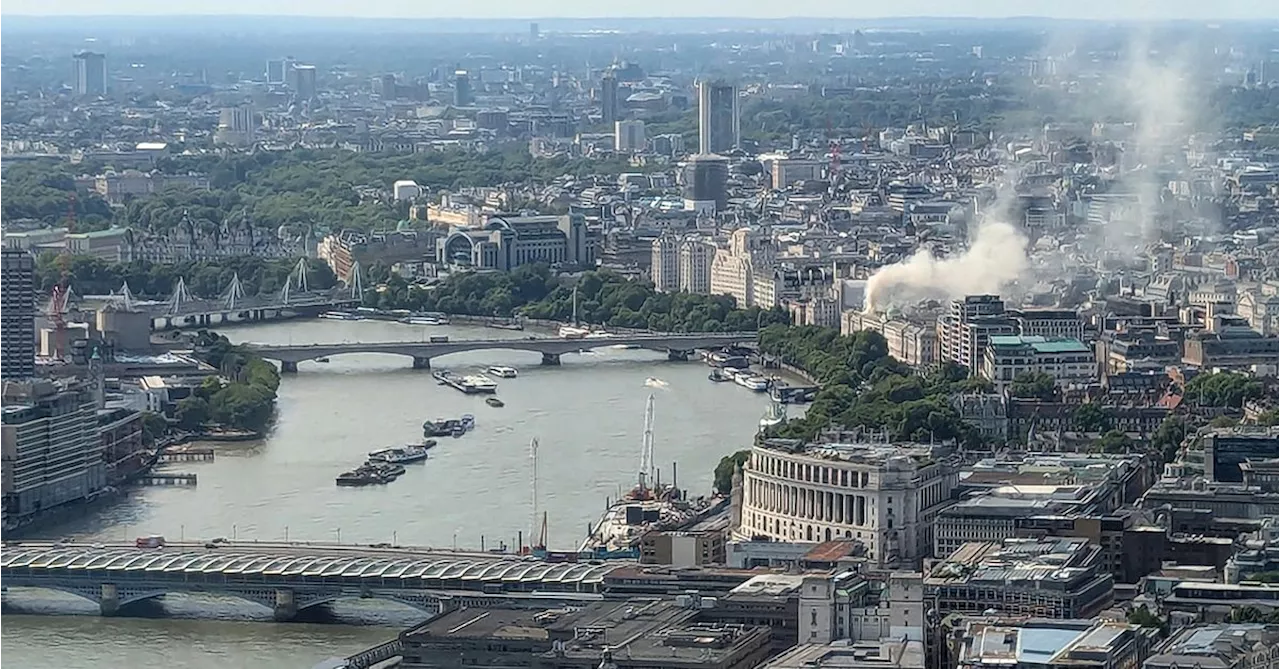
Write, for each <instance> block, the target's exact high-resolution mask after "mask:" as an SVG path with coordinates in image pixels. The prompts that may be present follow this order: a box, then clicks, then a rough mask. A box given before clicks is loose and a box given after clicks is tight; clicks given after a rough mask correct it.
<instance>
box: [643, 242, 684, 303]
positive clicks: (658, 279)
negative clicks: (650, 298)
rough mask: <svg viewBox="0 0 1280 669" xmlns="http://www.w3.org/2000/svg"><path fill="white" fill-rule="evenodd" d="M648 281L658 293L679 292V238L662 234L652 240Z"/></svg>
mask: <svg viewBox="0 0 1280 669" xmlns="http://www.w3.org/2000/svg"><path fill="white" fill-rule="evenodd" d="M649 280H650V281H653V289H654V290H656V291H658V292H660V293H671V292H675V291H677V290H680V237H679V236H677V235H675V234H672V233H663V234H662V235H660V236H659V237H658V238H657V239H655V240H653V260H652V261H651V264H650V266H649Z"/></svg>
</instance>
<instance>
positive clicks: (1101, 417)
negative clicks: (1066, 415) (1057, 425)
mask: <svg viewBox="0 0 1280 669" xmlns="http://www.w3.org/2000/svg"><path fill="white" fill-rule="evenodd" d="M1071 423H1072V424H1073V425H1074V426H1075V428H1076V430H1078V431H1080V432H1104V431H1106V430H1107V429H1108V428H1110V427H1111V416H1108V415H1107V411H1106V409H1103V408H1102V405H1101V404H1099V403H1097V402H1085V403H1084V404H1081V405H1080V406H1078V407H1076V410H1075V411H1074V412H1072V414H1071Z"/></svg>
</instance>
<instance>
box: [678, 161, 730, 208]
mask: <svg viewBox="0 0 1280 669" xmlns="http://www.w3.org/2000/svg"><path fill="white" fill-rule="evenodd" d="M728 180H729V160H728V159H727V158H724V157H723V156H710V155H700V156H694V157H692V158H690V159H689V162H687V163H685V166H684V206H685V209H689V210H692V211H697V212H700V213H715V212H717V211H724V209H725V207H726V206H727V205H728V202H729V191H728V186H727V183H728Z"/></svg>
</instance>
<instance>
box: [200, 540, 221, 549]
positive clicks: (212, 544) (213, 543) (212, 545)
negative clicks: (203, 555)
mask: <svg viewBox="0 0 1280 669" xmlns="http://www.w3.org/2000/svg"><path fill="white" fill-rule="evenodd" d="M218 545H219V544H218V542H216V541H209V542H206V543H205V545H204V547H205V548H217V547H218Z"/></svg>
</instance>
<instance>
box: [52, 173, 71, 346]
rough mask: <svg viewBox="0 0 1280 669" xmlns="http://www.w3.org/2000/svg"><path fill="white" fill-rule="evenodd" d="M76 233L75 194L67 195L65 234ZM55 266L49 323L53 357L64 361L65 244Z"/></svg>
mask: <svg viewBox="0 0 1280 669" xmlns="http://www.w3.org/2000/svg"><path fill="white" fill-rule="evenodd" d="M75 231H76V194H75V193H74V192H73V193H70V194H69V195H67V234H68V235H70V234H72V233H74V232H75ZM57 266H58V270H59V273H60V276H59V278H58V285H56V286H54V287H53V295H52V298H51V299H50V300H49V322H50V323H52V324H53V357H54V358H56V359H58V360H66V354H67V319H66V314H67V306H68V302H69V301H70V296H71V249H70V248H68V247H67V245H66V243H63V245H62V251H61V252H60V253H59V254H58V260H57Z"/></svg>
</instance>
